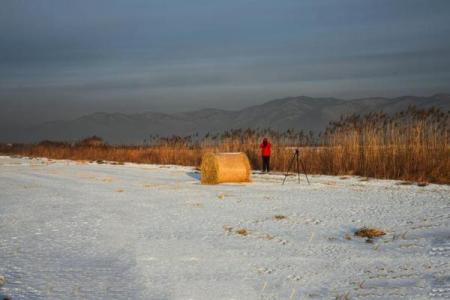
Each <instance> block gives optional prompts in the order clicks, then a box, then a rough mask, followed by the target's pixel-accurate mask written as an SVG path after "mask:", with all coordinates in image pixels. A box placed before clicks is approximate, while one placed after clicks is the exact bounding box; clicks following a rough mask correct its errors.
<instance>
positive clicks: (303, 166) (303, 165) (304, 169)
mask: <svg viewBox="0 0 450 300" xmlns="http://www.w3.org/2000/svg"><path fill="white" fill-rule="evenodd" d="M300 162H301V163H302V168H303V172H304V173H305V177H306V181H308V184H310V183H309V179H308V174H306V168H305V164H304V163H303V160H300Z"/></svg>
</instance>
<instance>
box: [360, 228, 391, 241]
mask: <svg viewBox="0 0 450 300" xmlns="http://www.w3.org/2000/svg"><path fill="white" fill-rule="evenodd" d="M385 234H386V233H385V232H384V231H383V230H381V229H377V228H367V227H363V228H361V229H358V230H357V231H356V232H355V235H356V236H359V237H365V238H369V239H372V238H376V237H380V236H383V235H385Z"/></svg>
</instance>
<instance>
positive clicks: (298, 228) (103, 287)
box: [0, 156, 450, 300]
mask: <svg viewBox="0 0 450 300" xmlns="http://www.w3.org/2000/svg"><path fill="white" fill-rule="evenodd" d="M198 179H199V174H198V173H197V172H195V170H193V169H192V168H186V167H175V166H171V167H165V166H156V165H136V164H125V165H111V164H96V163H80V162H71V161H51V160H46V159H27V158H23V159H20V158H9V157H5V156H3V157H0V275H3V276H5V278H6V284H5V285H4V286H3V287H1V288H0V294H4V295H8V296H10V297H11V298H12V299H13V300H15V299H430V298H431V299H441V298H450V226H449V225H450V187H449V186H442V185H428V186H425V187H419V186H416V185H400V184H399V182H398V181H387V180H373V179H371V180H369V181H364V180H363V179H361V178H358V177H349V178H340V177H331V176H312V177H310V180H311V185H307V183H306V181H305V178H304V177H302V181H301V183H300V184H297V183H296V180H295V178H289V180H288V182H287V183H286V185H284V186H282V185H281V181H282V179H283V176H280V175H254V177H253V179H254V181H253V183H251V184H242V185H241V184H228V185H218V186H202V185H200V184H199V180H198ZM275 216H278V217H277V218H276V217H275ZM362 226H373V227H378V228H381V229H383V230H385V231H386V232H387V234H386V235H385V236H384V237H382V238H380V239H375V240H373V241H372V243H369V242H366V240H365V239H363V238H359V237H355V236H354V235H353V232H354V231H355V230H356V229H357V228H360V227H362Z"/></svg>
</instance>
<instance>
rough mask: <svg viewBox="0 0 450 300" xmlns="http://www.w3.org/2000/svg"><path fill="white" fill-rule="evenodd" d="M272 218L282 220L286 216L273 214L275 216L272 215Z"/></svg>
mask: <svg viewBox="0 0 450 300" xmlns="http://www.w3.org/2000/svg"><path fill="white" fill-rule="evenodd" d="M273 219H274V220H284V219H287V217H286V216H283V215H275V216H273Z"/></svg>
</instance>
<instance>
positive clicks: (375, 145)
mask: <svg viewBox="0 0 450 300" xmlns="http://www.w3.org/2000/svg"><path fill="white" fill-rule="evenodd" d="M262 137H268V138H269V140H270V141H271V143H272V158H271V168H272V170H275V171H285V170H286V169H287V167H288V163H289V160H290V158H291V157H292V154H293V149H294V148H298V149H300V155H301V158H302V160H303V161H304V163H305V165H306V170H307V172H308V173H312V174H329V175H359V176H364V177H374V178H387V179H401V180H408V181H417V182H435V183H446V184H449V183H450V146H449V145H450V143H449V142H450V112H448V111H447V112H443V111H441V110H439V109H435V108H431V109H427V110H421V109H417V108H415V107H410V108H409V109H408V110H406V111H404V112H401V113H397V114H395V115H392V116H389V115H387V114H384V113H382V112H379V113H371V114H367V115H365V116H359V115H350V116H346V117H342V118H341V119H340V120H339V121H335V122H331V123H330V124H329V126H328V127H327V128H326V130H325V131H324V132H322V133H320V134H319V135H314V134H312V133H311V132H308V133H305V132H303V131H296V130H293V129H292V130H287V131H285V132H278V131H275V130H271V129H246V130H242V129H235V130H230V131H226V132H224V133H221V134H215V135H211V134H207V135H205V136H204V137H202V138H198V137H196V136H188V137H171V138H153V140H152V142H151V144H150V145H145V146H143V145H142V146H129V145H120V146H118V145H102V144H100V145H97V146H92V145H89V144H86V143H83V141H81V142H80V143H77V144H68V143H58V142H49V141H46V142H41V143H39V144H32V145H30V144H28V145H23V144H14V145H0V153H3V154H9V155H21V156H31V157H48V158H54V159H74V160H88V161H97V160H106V161H116V162H136V163H152V164H175V165H185V166H196V167H199V166H200V164H201V159H202V156H203V155H204V154H205V153H208V152H244V153H246V154H247V156H248V158H249V160H250V164H251V166H252V169H260V168H261V159H260V153H259V147H258V146H259V143H260V141H261V139H262Z"/></svg>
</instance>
